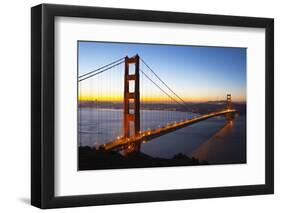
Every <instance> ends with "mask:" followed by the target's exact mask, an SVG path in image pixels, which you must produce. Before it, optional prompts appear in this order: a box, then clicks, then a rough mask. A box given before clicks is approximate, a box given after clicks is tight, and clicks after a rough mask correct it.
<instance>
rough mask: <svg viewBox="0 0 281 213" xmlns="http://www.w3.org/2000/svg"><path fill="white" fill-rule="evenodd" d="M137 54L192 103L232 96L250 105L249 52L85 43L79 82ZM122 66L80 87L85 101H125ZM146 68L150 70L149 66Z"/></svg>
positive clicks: (81, 46)
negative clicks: (247, 75) (122, 99)
mask: <svg viewBox="0 0 281 213" xmlns="http://www.w3.org/2000/svg"><path fill="white" fill-rule="evenodd" d="M136 54H138V55H139V56H140V57H141V58H142V59H143V60H144V61H145V62H146V63H147V64H148V65H149V66H150V67H151V68H152V69H153V70H154V71H155V72H156V73H157V74H158V75H159V77H160V78H161V79H162V80H163V81H165V82H166V83H167V84H168V85H169V87H171V88H172V89H173V90H174V91H175V92H176V93H177V94H178V95H179V96H180V97H181V98H183V99H184V101H186V102H200V101H215V100H222V99H225V98H226V94H227V93H230V94H231V96H232V100H233V101H243V102H244V101H246V54H247V49H246V48H237V47H235V48H233V47H207V46H187V45H161V44H136V43H111V42H94V41H89V42H88V41H79V42H78V76H81V75H83V74H85V73H88V72H90V71H92V70H95V69H97V68H99V67H101V66H104V65H106V64H108V63H110V62H112V61H115V60H117V59H119V58H122V57H125V56H128V57H132V56H134V55H136ZM122 66H123V67H124V65H120V66H119V68H118V69H117V68H116V69H117V70H112V71H109V72H112V73H111V74H105V73H103V74H101V77H97V78H96V79H92V80H91V79H89V80H88V83H87V82H86V81H87V80H85V81H83V85H82V84H81V85H80V84H79V89H80V93H79V96H81V97H82V96H84V97H90V96H92V97H91V98H94V96H98V93H97V92H96V91H97V90H99V96H103V100H106V99H110V96H114V97H116V100H117V99H121V98H122V91H123V88H122V87H123V86H122V85H123V84H122V83H123V77H124V68H123V67H122ZM140 66H141V69H145V66H144V65H143V64H141V65H140ZM102 75H104V77H102ZM106 75H107V76H106ZM94 78H95V77H94ZM115 82H120V83H115ZM108 84H110V85H111V89H109V88H107V89H106V88H104V89H103V90H104V91H106V92H100V90H102V89H100V87H106V85H108ZM93 85H94V86H93ZM113 85H115V86H113ZM118 85H119V86H118ZM147 90H150V91H151V88H148V89H147ZM105 94H106V95H105ZM147 94H148V93H147ZM160 94H161V91H160V90H157V89H155V92H154V93H153V95H151V98H152V99H153V98H154V99H157V96H160Z"/></svg>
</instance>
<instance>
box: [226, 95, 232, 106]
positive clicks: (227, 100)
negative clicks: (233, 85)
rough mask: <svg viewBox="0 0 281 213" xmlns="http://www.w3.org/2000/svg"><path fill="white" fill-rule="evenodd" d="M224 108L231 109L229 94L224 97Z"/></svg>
mask: <svg viewBox="0 0 281 213" xmlns="http://www.w3.org/2000/svg"><path fill="white" fill-rule="evenodd" d="M226 108H227V109H231V108H232V104H231V94H227V95H226Z"/></svg>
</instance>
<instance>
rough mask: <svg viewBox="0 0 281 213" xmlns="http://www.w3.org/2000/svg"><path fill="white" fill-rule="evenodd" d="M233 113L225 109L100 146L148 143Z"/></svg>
mask: <svg viewBox="0 0 281 213" xmlns="http://www.w3.org/2000/svg"><path fill="white" fill-rule="evenodd" d="M235 112H237V111H236V110H235V109H226V110H221V111H217V112H212V113H208V114H205V115H202V116H198V117H195V118H191V119H186V120H184V121H179V122H175V123H172V124H167V125H165V126H163V127H159V128H157V129H152V130H147V131H144V132H141V133H140V134H139V135H136V136H132V137H130V138H120V139H116V140H114V141H111V142H109V143H106V144H103V145H101V147H103V148H104V149H105V150H113V149H117V148H120V147H122V146H124V145H128V144H130V143H138V142H143V141H149V140H152V139H154V138H157V137H160V136H161V135H164V134H167V133H170V132H173V131H175V130H178V129H180V128H183V127H186V126H189V125H191V124H195V123H197V122H200V121H202V120H206V119H209V118H212V117H215V116H219V115H224V114H227V113H235Z"/></svg>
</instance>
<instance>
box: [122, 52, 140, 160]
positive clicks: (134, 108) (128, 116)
mask: <svg viewBox="0 0 281 213" xmlns="http://www.w3.org/2000/svg"><path fill="white" fill-rule="evenodd" d="M132 64H134V65H135V66H134V72H132V71H133V70H130V68H132V67H130V65H132ZM132 88H133V89H134V91H130V90H131V89H132ZM131 125H132V126H131ZM139 131H140V91H139V56H138V55H135V56H133V57H131V58H129V57H128V56H126V57H125V75H124V115H123V134H124V135H123V136H124V138H128V137H131V136H135V135H137V134H139ZM138 151H140V143H133V144H129V145H128V146H127V147H126V148H125V149H124V151H123V153H124V154H125V155H126V154H128V153H131V152H138Z"/></svg>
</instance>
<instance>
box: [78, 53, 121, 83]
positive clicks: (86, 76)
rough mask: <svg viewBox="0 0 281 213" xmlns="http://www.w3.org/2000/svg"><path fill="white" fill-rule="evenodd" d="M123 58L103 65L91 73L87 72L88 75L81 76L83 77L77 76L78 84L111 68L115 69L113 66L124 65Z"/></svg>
mask: <svg viewBox="0 0 281 213" xmlns="http://www.w3.org/2000/svg"><path fill="white" fill-rule="evenodd" d="M124 59H125V58H124V57H123V58H120V59H118V60H116V61H113V62H111V63H109V64H106V65H104V66H102V67H100V68H98V69H95V70H93V71H90V72H88V73H86V74H83V75H81V76H79V77H78V78H79V80H78V81H79V82H80V81H84V80H86V79H88V78H91V77H93V76H95V75H98V74H100V73H103V72H105V71H107V70H109V69H111V68H113V67H115V66H117V65H119V64H122V63H124Z"/></svg>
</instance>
